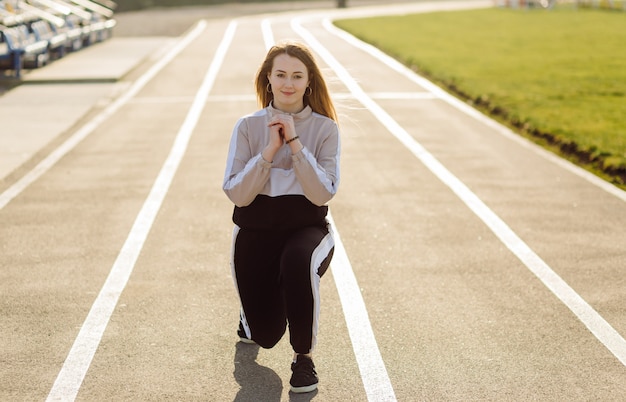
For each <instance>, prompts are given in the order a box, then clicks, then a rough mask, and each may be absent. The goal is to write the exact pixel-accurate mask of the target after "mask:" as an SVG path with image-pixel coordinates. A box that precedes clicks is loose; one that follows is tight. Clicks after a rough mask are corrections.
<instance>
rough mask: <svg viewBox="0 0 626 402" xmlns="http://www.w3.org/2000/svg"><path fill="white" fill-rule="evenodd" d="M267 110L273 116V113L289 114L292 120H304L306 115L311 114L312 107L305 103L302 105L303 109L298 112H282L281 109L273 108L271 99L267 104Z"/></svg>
mask: <svg viewBox="0 0 626 402" xmlns="http://www.w3.org/2000/svg"><path fill="white" fill-rule="evenodd" d="M267 110H268V111H269V112H270V115H271V116H274V115H275V114H288V115H291V116H293V120H294V121H298V120H304V119H306V118H307V117H309V116H311V114H313V109H311V106H309V105H306V106H305V107H304V109H302V110H301V111H299V112H298V113H285V112H282V111H280V110H278V109H276V108H274V103H273V101H272V102H270V104H269V105H268V106H267Z"/></svg>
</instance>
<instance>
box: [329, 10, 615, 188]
mask: <svg viewBox="0 0 626 402" xmlns="http://www.w3.org/2000/svg"><path fill="white" fill-rule="evenodd" d="M336 25H337V26H339V27H340V28H342V29H345V30H347V31H349V32H351V33H352V34H354V35H355V36H357V37H359V38H360V39H362V40H364V41H366V42H369V43H371V44H373V45H375V46H377V47H379V48H380V49H381V50H383V51H385V52H386V53H388V54H390V55H392V56H394V57H396V58H397V59H399V60H400V61H402V62H403V63H405V64H406V65H408V66H411V67H412V68H413V69H415V70H416V71H418V72H419V73H420V74H422V75H425V76H427V77H428V78H430V79H431V80H433V81H434V82H436V83H438V84H440V85H442V86H443V87H446V88H448V89H449V90H450V91H451V92H453V93H455V94H456V95H459V96H460V97H462V98H465V99H467V100H468V101H470V102H473V103H474V104H475V105H476V107H478V108H480V109H482V110H484V111H487V112H488V113H490V114H492V115H493V116H494V117H496V118H497V119H499V120H500V121H503V122H505V123H507V124H508V125H510V126H511V127H514V128H515V129H516V130H517V131H518V132H520V133H523V134H526V135H529V136H530V137H532V138H534V139H535V140H537V141H538V142H540V143H542V144H543V145H545V146H546V147H548V148H553V149H555V150H556V151H557V152H560V153H561V154H562V155H564V156H566V157H568V158H570V159H573V160H575V161H576V162H577V163H579V164H581V165H583V166H585V167H587V168H588V169H590V170H592V171H594V172H596V173H598V174H599V175H601V176H603V177H605V178H608V179H609V180H611V181H613V182H614V183H616V184H618V185H620V186H622V187H623V186H624V184H625V183H626V47H625V46H626V13H624V12H616V11H598V10H576V9H572V8H567V9H555V10H550V11H546V10H540V9H535V10H511V9H495V8H494V9H485V10H472V11H458V12H440V13H431V14H416V15H409V16H400V17H377V18H368V19H362V20H342V21H336Z"/></svg>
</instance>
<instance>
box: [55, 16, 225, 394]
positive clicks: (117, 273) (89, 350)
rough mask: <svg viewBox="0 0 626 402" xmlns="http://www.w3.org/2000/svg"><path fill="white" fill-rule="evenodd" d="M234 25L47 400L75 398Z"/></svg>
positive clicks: (218, 50)
mask: <svg viewBox="0 0 626 402" xmlns="http://www.w3.org/2000/svg"><path fill="white" fill-rule="evenodd" d="M236 27H237V24H236V22H234V21H231V23H230V25H228V28H227V29H226V32H225V33H224V38H223V39H222V41H221V43H220V45H219V47H218V49H217V51H216V53H215V56H214V58H213V61H212V62H211V65H210V67H209V70H208V71H207V74H206V75H205V77H204V81H203V82H202V86H201V87H200V89H199V90H198V92H197V94H196V97H195V100H194V102H193V104H192V106H191V108H190V110H189V112H188V113H187V117H186V118H185V121H184V122H183V125H182V126H181V128H180V130H179V132H178V134H177V135H176V139H175V141H174V145H173V146H172V149H171V151H170V154H169V155H168V157H167V159H166V160H165V163H164V164H163V167H162V168H161V171H160V172H159V175H158V177H157V179H156V181H155V182H154V185H153V186H152V189H151V190H150V194H149V195H148V198H147V199H146V201H145V202H144V204H143V206H142V208H141V211H139V214H138V215H137V218H136V220H135V223H134V224H133V227H132V229H131V231H130V233H129V235H128V238H127V239H126V242H125V243H124V246H123V247H122V249H121V251H120V253H119V255H118V257H117V260H116V261H115V263H114V264H113V267H112V268H111V272H110V273H109V276H108V278H107V280H106V282H105V283H104V286H103V287H102V289H101V290H100V294H99V295H98V297H97V298H96V300H95V302H94V304H93V306H92V307H91V310H90V311H89V315H88V316H87V318H86V319H85V322H84V323H83V325H82V327H81V329H80V332H79V333H78V336H77V338H76V340H75V341H74V345H73V346H72V349H71V350H70V352H69V354H68V356H67V358H66V360H65V363H64V364H63V367H62V368H61V371H60V373H59V375H58V377H57V379H56V381H55V383H54V385H53V387H52V390H51V391H50V394H49V395H48V398H47V400H48V401H61V400H62V401H73V400H74V399H75V398H76V395H77V394H78V391H79V389H80V386H81V384H82V382H83V379H84V377H85V374H86V373H87V370H88V369H89V366H90V364H91V361H92V359H93V356H94V354H95V353H96V349H97V348H98V345H99V344H100V341H101V339H102V335H103V334H104V331H105V329H106V327H107V324H108V322H109V319H110V318H111V314H113V310H114V309H115V306H116V305H117V302H118V300H119V297H120V295H121V294H122V291H123V290H124V288H125V287H126V283H127V282H128V279H129V277H130V275H131V273H132V271H133V268H134V266H135V263H136V261H137V259H138V257H139V253H140V252H141V249H142V248H143V245H144V243H145V241H146V238H147V237H148V233H149V232H150V229H151V227H152V224H153V223H154V219H155V218H156V215H157V213H158V211H159V209H160V208H161V204H162V203H163V200H164V198H165V196H166V194H167V192H168V190H169V187H170V185H171V183H172V180H173V179H174V175H175V174H176V170H177V169H178V166H179V165H180V162H181V160H182V158H183V156H184V155H185V151H186V149H187V145H188V143H189V140H190V138H191V135H192V133H193V130H194V129H195V127H196V125H197V123H198V119H199V118H200V115H201V113H202V110H203V108H204V105H205V103H206V99H207V96H208V94H209V91H211V88H212V87H213V83H214V82H215V78H216V76H217V73H218V71H219V69H220V67H221V65H222V62H223V61H224V56H225V54H226V51H227V50H228V48H229V46H230V44H231V42H232V38H233V36H234V34H235V30H236Z"/></svg>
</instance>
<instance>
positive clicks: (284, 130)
mask: <svg viewBox="0 0 626 402" xmlns="http://www.w3.org/2000/svg"><path fill="white" fill-rule="evenodd" d="M268 126H269V128H270V145H271V146H274V147H277V148H278V147H281V146H282V145H283V143H284V142H285V141H287V140H289V139H291V138H293V137H295V136H296V127H295V125H294V122H293V116H291V115H288V114H277V115H275V116H274V117H272V119H271V120H270V122H269V124H268Z"/></svg>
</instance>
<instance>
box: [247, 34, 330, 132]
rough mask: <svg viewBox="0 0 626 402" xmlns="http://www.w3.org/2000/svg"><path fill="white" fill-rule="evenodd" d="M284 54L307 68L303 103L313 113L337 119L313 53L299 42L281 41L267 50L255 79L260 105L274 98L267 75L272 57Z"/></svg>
mask: <svg viewBox="0 0 626 402" xmlns="http://www.w3.org/2000/svg"><path fill="white" fill-rule="evenodd" d="M283 53H284V54H286V55H288V56H291V57H295V58H297V59H298V60H300V61H301V62H302V63H303V64H304V66H305V67H306V69H307V72H308V74H309V81H310V82H309V87H310V88H311V89H310V91H309V89H307V91H306V93H310V94H308V95H307V94H306V93H305V95H304V104H305V105H309V106H311V109H312V110H313V111H314V112H315V113H319V114H321V115H323V116H326V117H328V118H330V119H332V120H334V121H337V112H336V111H335V106H334V105H333V101H332V99H331V98H330V94H329V92H328V88H327V87H326V82H325V81H324V77H323V76H322V73H321V72H320V69H319V67H318V66H317V63H315V59H314V58H313V54H312V53H311V51H310V50H309V49H308V48H307V47H306V46H305V45H303V44H301V43H299V42H281V43H279V44H277V45H275V46H272V47H271V48H270V50H269V51H268V52H267V56H266V57H265V60H264V61H263V63H262V64H261V66H260V67H259V71H258V72H257V75H256V79H255V82H254V84H255V87H256V96H257V100H258V102H259V105H260V106H261V107H266V106H267V105H269V104H270V102H271V101H272V100H273V99H274V94H272V92H270V91H268V90H267V89H268V84H269V79H268V75H269V74H270V73H271V72H272V67H273V66H274V58H275V57H276V56H278V55H280V54H283Z"/></svg>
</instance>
